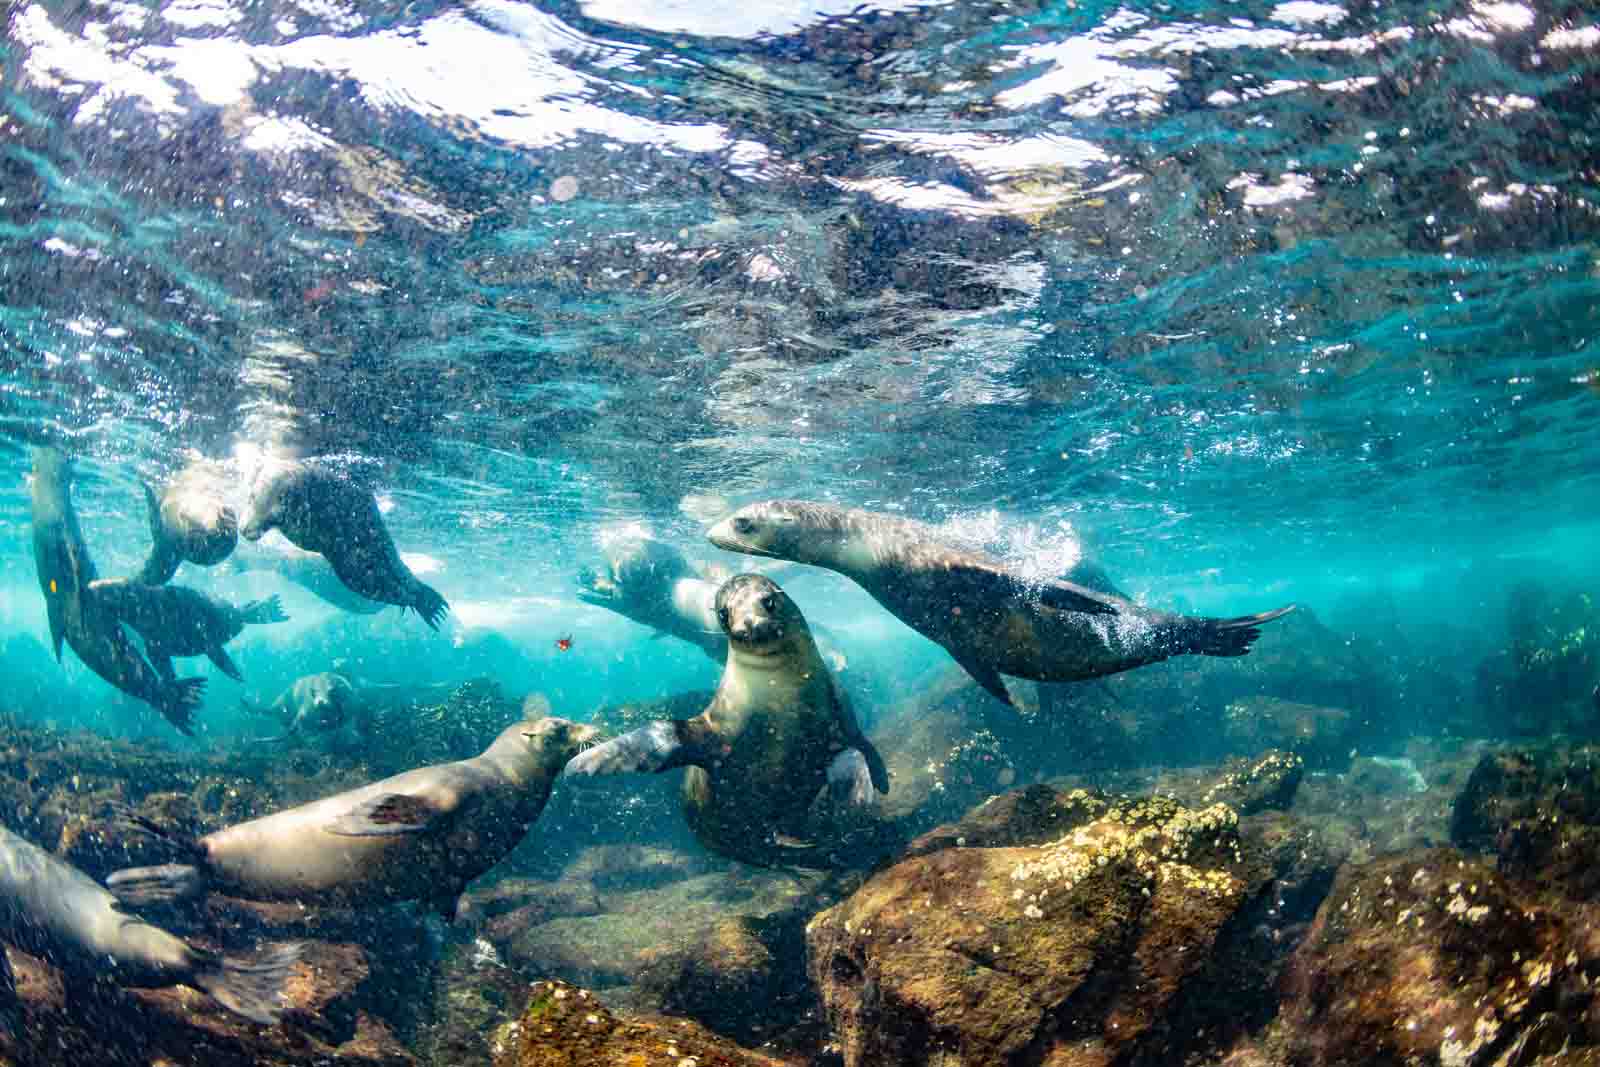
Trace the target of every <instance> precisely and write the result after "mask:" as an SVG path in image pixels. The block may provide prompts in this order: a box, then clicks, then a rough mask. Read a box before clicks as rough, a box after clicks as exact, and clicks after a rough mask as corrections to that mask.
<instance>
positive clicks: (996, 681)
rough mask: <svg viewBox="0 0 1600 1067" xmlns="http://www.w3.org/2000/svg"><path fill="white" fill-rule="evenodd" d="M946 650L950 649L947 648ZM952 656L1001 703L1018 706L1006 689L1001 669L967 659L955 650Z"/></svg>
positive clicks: (951, 653)
mask: <svg viewBox="0 0 1600 1067" xmlns="http://www.w3.org/2000/svg"><path fill="white" fill-rule="evenodd" d="M946 651H949V650H948V649H946ZM950 656H951V658H952V659H954V660H955V661H956V663H957V664H958V665H959V666H960V667H961V669H962V670H964V671H966V672H967V673H968V674H970V675H971V676H972V680H973V681H974V682H977V683H978V684H979V685H981V686H983V688H984V689H986V690H988V691H989V693H990V694H991V695H992V696H993V697H994V698H995V699H996V700H998V701H1000V703H1002V704H1004V705H1006V706H1007V707H1016V705H1015V704H1013V703H1012V702H1011V694H1010V693H1009V692H1007V691H1006V683H1005V682H1004V681H1003V680H1002V679H1001V677H1000V672H999V671H997V670H995V669H994V668H993V667H991V666H989V665H988V664H987V663H979V662H977V661H976V660H971V659H966V658H964V657H962V656H958V655H956V654H955V653H954V652H950Z"/></svg>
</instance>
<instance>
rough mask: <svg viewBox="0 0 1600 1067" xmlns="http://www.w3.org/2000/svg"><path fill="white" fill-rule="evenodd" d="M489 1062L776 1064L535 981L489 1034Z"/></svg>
mask: <svg viewBox="0 0 1600 1067" xmlns="http://www.w3.org/2000/svg"><path fill="white" fill-rule="evenodd" d="M492 1044H493V1047H494V1049H495V1056H494V1067H608V1065H612V1064H615V1065H619V1067H621V1065H632V1064H639V1065H641V1067H642V1065H646V1064H663V1065H672V1067H691V1065H692V1067H782V1064H783V1061H781V1060H776V1059H773V1058H771V1057H769V1056H764V1055H761V1054H760V1053H758V1052H751V1051H749V1050H747V1049H743V1048H740V1047H739V1046H738V1045H735V1044H734V1043H733V1042H731V1041H728V1040H727V1039H726V1038H721V1037H717V1036H716V1035H714V1034H712V1033H709V1032H708V1031H706V1030H705V1029H704V1028H702V1027H701V1026H699V1025H698V1024H696V1023H693V1022H691V1021H690V1020H688V1019H667V1018H662V1017H652V1016H640V1017H629V1018H622V1017H619V1016H617V1015H615V1014H613V1013H612V1012H611V1011H610V1010H609V1009H607V1008H606V1007H605V1006H604V1005H603V1004H601V1003H600V999H599V998H598V997H596V996H595V995H594V994H592V993H590V992H589V991H588V990H587V989H580V988H578V987H577V986H573V985H569V984H567V983H565V982H540V983H538V984H537V985H535V986H534V989H533V997H532V999H531V1000H530V1001H529V1002H528V1007H527V1010H526V1011H524V1012H523V1013H522V1017H521V1018H520V1019H519V1020H517V1021H516V1022H514V1023H511V1024H509V1025H507V1026H504V1027H501V1028H500V1029H499V1030H497V1031H496V1032H495V1035H494V1038H493V1039H492Z"/></svg>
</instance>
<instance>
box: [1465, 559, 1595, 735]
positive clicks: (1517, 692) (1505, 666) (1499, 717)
mask: <svg viewBox="0 0 1600 1067" xmlns="http://www.w3.org/2000/svg"><path fill="white" fill-rule="evenodd" d="M1506 629H1507V636H1508V641H1507V645H1506V647H1505V648H1503V649H1500V650H1497V651H1495V652H1493V653H1491V654H1490V655H1489V656H1487V657H1485V658H1484V660H1483V661H1482V662H1481V663H1480V664H1479V666H1478V671H1477V695H1478V700H1479V702H1480V704H1481V706H1482V708H1483V711H1484V716H1485V719H1486V725H1487V726H1488V729H1489V731H1490V732H1491V733H1494V734H1499V735H1501V736H1504V735H1506V734H1512V735H1537V736H1545V737H1547V736H1550V735H1552V734H1557V733H1572V734H1576V735H1579V736H1588V737H1593V736H1594V735H1595V732H1596V730H1597V729H1600V717H1597V716H1596V714H1595V704H1594V697H1593V691H1594V686H1595V683H1596V681H1597V680H1600V600H1597V598H1596V597H1595V596H1594V595H1593V594H1591V593H1587V592H1581V591H1557V590H1554V589H1551V588H1549V587H1546V586H1544V585H1542V584H1539V583H1534V582H1523V583H1521V584H1520V585H1518V586H1517V587H1516V588H1514V589H1513V590H1512V591H1511V594H1510V595H1509V596H1508V597H1507V603H1506Z"/></svg>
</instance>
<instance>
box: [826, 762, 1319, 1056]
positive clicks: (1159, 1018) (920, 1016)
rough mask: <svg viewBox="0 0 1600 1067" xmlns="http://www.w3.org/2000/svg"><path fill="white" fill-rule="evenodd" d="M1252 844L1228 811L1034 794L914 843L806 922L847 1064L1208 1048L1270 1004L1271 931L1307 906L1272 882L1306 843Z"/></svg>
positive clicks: (1001, 801)
mask: <svg viewBox="0 0 1600 1067" xmlns="http://www.w3.org/2000/svg"><path fill="white" fill-rule="evenodd" d="M1279 818H1286V817H1281V816H1280V817H1279ZM1248 833H1249V835H1250V839H1248V840H1247V838H1246V837H1245V836H1241V833H1240V821H1239V818H1238V816H1237V815H1236V813H1235V812H1233V810H1232V809H1230V808H1228V807H1227V806H1225V805H1222V804H1215V805H1212V806H1210V807H1207V808H1201V809H1193V808H1187V807H1184V806H1182V805H1180V804H1178V803H1177V802H1176V801H1173V800H1170V799H1166V798H1161V797H1155V798H1147V799H1128V798H1114V797H1106V796H1103V795H1097V794H1093V793H1089V792H1087V791H1084V790H1074V791H1072V792H1070V793H1061V792H1058V791H1055V790H1051V789H1049V788H1048V787H1042V786H1036V787H1032V788H1030V789H1026V790H1019V791H1017V792H1015V793H1012V794H1008V795H1007V796H1004V797H1000V798H996V799H995V800H992V801H990V802H989V803H988V804H985V805H983V806H982V807H981V808H979V809H978V810H977V811H975V812H973V813H971V814H970V815H969V816H968V817H967V818H965V819H963V820H962V821H961V822H960V823H957V824H955V825H954V826H951V827H941V828H939V829H938V830H935V831H933V832H931V833H929V834H927V835H924V837H923V838H921V839H919V841H918V842H916V843H914V845H913V847H912V849H911V852H912V855H911V856H910V858H908V859H905V860H903V861H902V862H900V863H898V864H896V865H895V866H893V867H891V868H889V869H887V870H884V871H880V872H879V873H877V874H875V875H874V876H873V877H872V878H870V879H869V880H868V881H867V882H866V883H865V884H864V885H863V886H862V887H861V888H860V889H859V890H857V891H856V892H855V893H854V894H853V895H852V896H851V897H849V898H848V899H847V900H845V901H844V902H842V903H840V904H838V905H836V906H835V907H833V908H830V909H829V910H827V911H825V912H823V913H821V914H820V915H818V916H817V917H816V918H814V919H813V920H812V922H811V924H810V925H809V927H808V929H807V945H808V957H809V958H808V965H809V968H810V971H811V976H812V979H813V981H814V982H815V983H816V984H817V987H818V989H819V990H820V992H821V995H822V1000H823V1003H824V1005H825V1006H826V1009H827V1013H828V1017H829V1021H830V1022H831V1024H832V1025H833V1027H834V1030H835V1033H836V1036H837V1040H838V1042H839V1044H840V1046H841V1048H842V1050H843V1053H844V1060H845V1063H846V1064H847V1065H848V1067H858V1065H875V1064H888V1063H908V1064H909V1063H932V1062H938V1063H947V1064H960V1065H961V1067H982V1065H989V1064H993V1065H997V1067H998V1065H1012V1064H1020V1063H1032V1064H1052V1065H1058V1064H1059V1065H1065V1064H1068V1063H1074V1064H1077V1063H1082V1064H1090V1063H1102V1064H1109V1063H1112V1062H1122V1061H1127V1060H1130V1059H1132V1060H1139V1059H1151V1060H1156V1059H1162V1058H1164V1057H1170V1058H1172V1059H1174V1060H1175V1059H1177V1058H1181V1057H1182V1056H1184V1055H1188V1054H1191V1053H1194V1052H1196V1051H1204V1050H1207V1049H1210V1048H1213V1047H1215V1043H1216V1042H1217V1041H1219V1040H1220V1039H1221V1038H1223V1037H1225V1036H1226V1035H1227V1033H1228V1032H1230V1031H1231V1030H1234V1029H1237V1028H1238V1027H1240V1026H1242V1025H1244V1023H1245V1021H1246V1020H1247V1019H1250V1018H1253V1017H1256V1016H1259V1015H1260V1014H1261V1013H1263V1012H1265V1011H1267V1010H1269V1009H1270V1006H1271V1004H1272V997H1271V996H1270V995H1268V989H1269V986H1270V980H1271V977H1272V975H1273V973H1274V972H1273V970H1272V966H1271V960H1272V959H1273V958H1274V957H1278V958H1281V956H1282V955H1283V953H1284V952H1285V951H1286V950H1287V948H1288V945H1287V944H1284V943H1283V942H1282V940H1281V938H1278V937H1275V936H1274V932H1275V928H1276V927H1278V926H1280V925H1285V924H1289V923H1291V922H1293V921H1297V920H1298V919H1300V918H1303V917H1305V916H1308V915H1309V908H1311V907H1314V905H1315V903H1316V900H1315V899H1309V900H1307V899H1302V900H1299V901H1297V906H1298V907H1299V909H1300V911H1301V914H1300V915H1298V916H1295V915H1290V914H1288V911H1289V909H1287V908H1286V907H1284V904H1285V901H1284V900H1283V899H1281V898H1280V897H1279V896H1278V894H1276V893H1275V892H1273V891H1272V890H1273V888H1274V887H1275V880H1276V876H1277V875H1278V873H1279V871H1280V869H1281V870H1283V871H1284V872H1285V873H1287V871H1288V868H1289V867H1291V866H1292V865H1293V863H1294V862H1296V859H1295V858H1297V857H1300V856H1305V855H1309V854H1310V852H1311V850H1309V849H1306V848H1300V847H1295V848H1287V847H1282V844H1283V835H1282V834H1281V833H1278V834H1277V838H1276V839H1275V843H1274V844H1273V845H1271V846H1267V845H1263V844H1262V843H1259V842H1257V841H1256V840H1254V838H1255V836H1256V835H1255V831H1253V830H1252V831H1249V832H1248ZM1302 881H1307V879H1305V878H1303V877H1302ZM1311 881H1314V879H1312V880H1311ZM1324 884H1325V883H1324Z"/></svg>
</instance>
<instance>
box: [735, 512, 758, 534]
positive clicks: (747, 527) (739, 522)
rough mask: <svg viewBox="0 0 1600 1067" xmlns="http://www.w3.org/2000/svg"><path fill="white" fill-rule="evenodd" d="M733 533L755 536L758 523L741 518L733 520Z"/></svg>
mask: <svg viewBox="0 0 1600 1067" xmlns="http://www.w3.org/2000/svg"><path fill="white" fill-rule="evenodd" d="M733 532H734V533H740V534H753V533H755V532H756V521H755V520H754V519H747V518H745V517H744V516H742V515H741V516H740V517H739V518H737V519H734V520H733Z"/></svg>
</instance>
